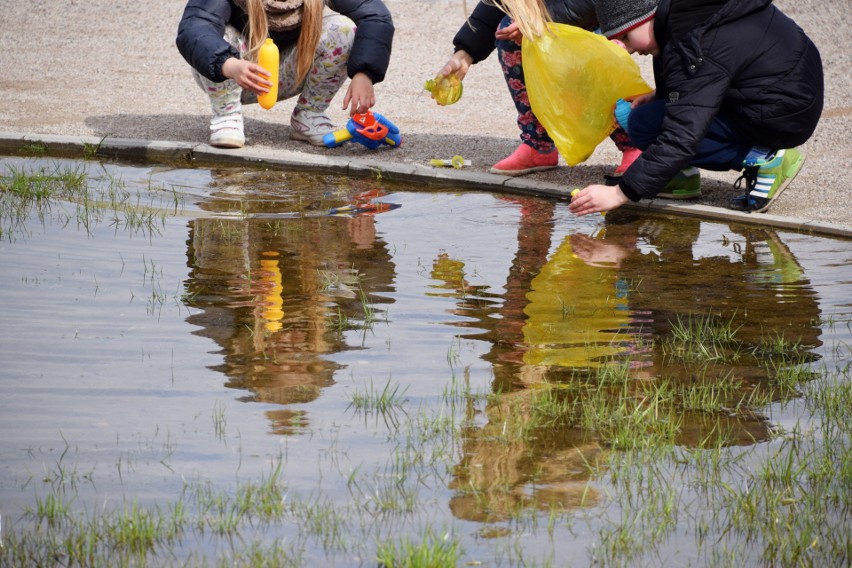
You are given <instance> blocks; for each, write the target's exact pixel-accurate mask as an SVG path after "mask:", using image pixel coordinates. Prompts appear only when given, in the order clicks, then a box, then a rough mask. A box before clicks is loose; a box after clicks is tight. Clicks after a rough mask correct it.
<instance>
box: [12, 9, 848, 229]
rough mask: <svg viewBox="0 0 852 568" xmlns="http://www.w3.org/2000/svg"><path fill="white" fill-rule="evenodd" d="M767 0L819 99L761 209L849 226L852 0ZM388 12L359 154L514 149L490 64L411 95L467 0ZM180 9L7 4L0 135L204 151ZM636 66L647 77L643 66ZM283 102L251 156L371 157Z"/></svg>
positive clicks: (475, 157) (255, 115)
mask: <svg viewBox="0 0 852 568" xmlns="http://www.w3.org/2000/svg"><path fill="white" fill-rule="evenodd" d="M776 3H777V5H779V6H780V7H781V8H782V9H784V10H785V12H786V13H787V14H789V15H790V16H791V17H793V18H794V19H795V20H796V21H797V22H798V23H799V25H800V26H802V28H804V29H805V31H806V32H807V33H808V34H809V35H810V36H811V37H812V38H813V39H814V41H815V42H816V44H817V46H818V47H819V48H820V51H821V53H822V56H823V61H824V65H825V71H826V73H825V76H826V104H825V111H824V113H823V118H822V121H821V124H820V126H819V127H818V129H817V131H816V134H815V135H814V136H813V138H812V139H811V140H810V141H809V142H808V143H807V144H805V145H804V146H803V147H802V149H803V151H804V152H805V154H806V155H807V161H806V163H805V165H804V168H803V170H802V172H801V173H800V175H799V176H798V178H797V179H796V180H795V182H794V183H793V184H792V185H791V186H790V188H789V189H788V190H787V191H786V192H785V193H784V194H783V195H782V196H781V197H780V198H779V199H778V202H777V203H776V204H775V205H774V206H773V209H772V214H773V215H788V216H790V217H797V218H806V219H812V220H814V221H818V222H823V223H830V224H835V225H839V226H842V227H849V228H852V207H850V206H849V204H848V201H847V199H848V196H850V191H849V183H848V182H847V180H846V179H845V174H846V171H847V168H848V167H849V166H850V165H852V136H850V135H849V134H848V133H849V132H850V131H852V102H850V96H852V54H850V53H849V50H848V46H849V44H850V41H849V40H852V3H851V2H849V0H825V1H819V0H779V1H778V2H776ZM387 5H388V7H389V8H390V10H391V12H392V13H393V16H394V22H395V24H396V35H395V38H394V48H393V55H392V58H391V65H390V68H389V70H388V74H387V80H386V81H385V82H383V83H380V84H379V85H377V88H376V93H377V97H378V104H377V106H376V107H375V109H374V110H376V111H378V112H380V113H382V114H384V115H385V116H386V117H387V118H389V119H390V120H392V121H393V122H394V123H395V124H396V125H397V126H399V128H400V130H401V131H402V134H403V137H404V142H403V145H402V146H401V147H399V148H396V149H390V148H381V149H379V150H376V151H374V152H381V154H380V155H373V156H370V157H371V158H380V159H382V160H386V161H388V162H402V163H418V164H426V163H427V162H428V160H429V159H430V158H434V157H442V158H449V157H451V156H453V155H455V154H461V155H463V156H464V157H465V158H468V159H470V160H471V161H472V166H471V169H472V170H474V171H481V172H486V171H487V170H488V168H489V167H490V166H491V165H492V164H493V163H494V162H496V161H498V160H500V159H502V158H503V157H505V156H506V155H508V154H509V153H511V152H512V150H514V148H515V147H516V146H517V144H518V142H519V140H518V130H517V126H516V124H515V111H514V107H513V106H512V103H511V100H510V99H509V95H508V93H507V91H506V87H505V84H504V83H503V80H502V77H501V75H500V71H499V67H498V64H497V61H496V58H495V57H494V56H492V57H491V58H490V59H488V60H487V61H484V62H482V63H480V64H479V65H477V66H475V67H474V68H473V69H472V70H471V72H470V73H469V74H468V76H467V78H466V79H465V91H464V96H463V97H462V99H461V100H460V101H459V102H458V103H457V104H455V105H453V106H450V107H439V106H437V105H436V104H435V103H434V101H432V100H431V99H430V98H429V96H428V93H426V92H425V91H423V83H424V81H425V80H426V79H428V78H430V77H431V76H433V75H434V74H435V72H436V71H437V70H438V69H440V67H441V66H443V64H444V63H445V62H446V60H447V58H448V57H449V56H450V55H451V53H452V43H451V40H452V37H453V35H454V34H455V32H456V30H457V29H458V27H459V26H460V25H461V24H462V23H463V22H464V19H465V16H466V11H468V12H469V11H470V10H471V9H472V8H473V6H474V5H475V3H474V2H473V0H470V1H462V0H426V1H415V0H387ZM183 6H184V2H182V1H180V0H150V1H148V2H142V3H125V2H107V1H106V0H90V1H88V2H81V1H79V0H72V1H71V2H61V3H60V2H56V1H54V0H48V1H47V2H39V3H21V2H13V3H10V5H9V6H6V7H5V8H4V13H3V18H4V22H5V29H6V33H4V34H2V36H0V53H2V56H0V57H2V73H0V96H2V101H3V105H2V106H0V131H2V132H14V133H28V134H64V135H75V136H78V135H79V136H84V135H91V136H98V137H103V136H112V137H119V138H136V139H147V140H164V141H181V142H189V143H205V142H206V141H207V136H208V130H207V125H208V122H207V121H208V118H209V107H208V103H207V101H206V98H205V97H204V96H203V94H202V93H201V92H200V91H199V90H198V88H197V86H196V85H195V83H194V81H193V80H192V78H191V76H190V73H189V67H188V65H187V64H186V63H185V62H184V61H183V59H182V58H181V56H180V54H179V53H178V51H177V49H176V48H175V44H174V38H175V33H176V29H177V24H178V21H179V19H180V16H181V13H182V12H183ZM746 45H747V44H746V43H745V42H744V47H745V46H746ZM637 61H638V62H639V63H640V67H641V69H642V71H643V75H644V76H645V77H646V79H648V81H649V82H651V72H650V60H649V58H638V57H637ZM341 101H342V92H341V93H340V94H339V95H338V97H337V98H336V99H335V100H334V102H333V103H332V108H331V111H330V115H331V116H332V118H334V119H335V120H337V121H338V122H339V124H340V125H341V126H343V125H344V123H345V121H346V118H347V115H346V113H344V112H343V110H342V109H341V108H340V107H341V104H342V103H341ZM293 102H294V101H284V102H282V103H280V104H278V105H276V107H275V108H274V109H272V110H271V111H265V110H263V109H261V108H260V107H258V106H257V105H252V106H250V107H247V109H246V135H247V138H248V142H247V143H248V145H249V147H250V148H251V149H252V150H253V151H260V152H266V153H268V154H269V155H274V153H275V152H276V151H280V150H281V149H286V150H290V151H299V152H304V153H307V154H327V155H337V156H350V155H353V156H354V155H358V154H364V153H366V152H370V151H369V150H367V149H365V148H363V147H362V146H360V145H358V144H345V145H343V146H341V147H339V148H335V149H332V150H328V149H324V148H315V147H312V146H309V145H307V144H304V143H300V142H293V141H290V140H289V138H288V131H289V126H288V124H289V115H290V111H291V110H292V106H293ZM618 160H619V155H618V153H617V151H616V150H615V147H614V145H613V144H612V143H611V142H609V141H604V142H603V143H602V144H601V145H600V146H599V147H598V149H597V150H596V151H595V153H594V154H593V155H592V157H591V158H590V159H589V160H588V161H587V162H585V163H583V164H580V165H578V166H576V167H573V168H569V167H567V166H563V167H560V168H558V169H556V170H552V171H548V172H541V173H537V174H533V175H531V176H527V178H525V179H529V180H540V181H542V182H548V183H558V184H564V185H566V186H571V187H574V186H582V185H586V184H587V183H592V182H599V181H600V180H601V179H602V176H603V175H604V174H606V173H610V172H611V171H612V169H613V168H614V167H615V165H616V164H617V163H618ZM702 175H703V185H702V187H703V196H702V198H701V199H700V200H699V203H702V204H708V205H721V204H723V203H725V202H727V200H728V198H729V197H731V196H732V195H734V194H735V192H736V190H735V189H734V188H733V186H732V184H733V182H734V180H735V179H736V178H737V174H736V172H726V173H712V172H703V174H702Z"/></svg>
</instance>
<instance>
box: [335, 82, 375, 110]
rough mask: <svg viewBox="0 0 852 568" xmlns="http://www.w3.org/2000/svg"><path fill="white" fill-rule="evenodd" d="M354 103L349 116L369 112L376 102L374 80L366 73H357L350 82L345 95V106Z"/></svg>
mask: <svg viewBox="0 0 852 568" xmlns="http://www.w3.org/2000/svg"><path fill="white" fill-rule="evenodd" d="M350 102H351V103H352V108H350V109H349V116H352V115H353V114H358V113H362V112H367V111H368V110H370V109H371V108H373V106H374V105H375V104H376V92H375V90H373V80H372V79H370V77H369V75H367V74H366V73H355V76H354V77H352V80H351V81H350V82H349V88H348V89H347V90H346V96H344V97H343V108H344V109H345V108H346V107H348V106H349V103H350Z"/></svg>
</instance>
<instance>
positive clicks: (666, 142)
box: [571, 0, 824, 215]
mask: <svg viewBox="0 0 852 568" xmlns="http://www.w3.org/2000/svg"><path fill="white" fill-rule="evenodd" d="M771 2H772V0H677V1H675V0H599V1H598V3H597V13H598V19H599V21H600V24H601V30H602V32H603V33H604V34H605V35H606V36H607V37H608V38H611V39H621V40H622V41H623V42H624V43H625V44H626V46H627V48H628V50H629V51H631V52H636V53H640V54H642V55H652V56H654V78H655V81H656V87H657V88H656V91H655V92H654V93H650V94H648V95H644V96H642V97H639V98H637V99H636V100H634V101H633V102H632V104H631V105H630V107H628V108H625V109H623V112H618V111H617V112H616V115H617V116H616V118H617V119H618V120H619V122H620V123H621V124H622V126H626V129H627V131H628V133H629V135H630V138H631V140H632V141H633V142H634V143H635V145H636V146H638V147H639V148H641V149H642V150H643V152H642V155H641V156H640V157H639V159H637V160H636V161H635V162H634V163H633V165H632V166H631V167H630V168H629V169H628V170H627V172H626V173H625V174H624V175H623V176H622V178H621V180H620V181H619V184H618V186H614V187H606V186H596V185H594V186H589V187H587V188H585V189H584V190H583V191H582V192H581V193H580V194H578V195H577V197H576V198H575V200H574V201H573V202H572V204H571V211H573V212H574V213H576V214H578V215H585V214H588V213H594V212H599V211H608V210H611V209H615V208H616V207H619V206H620V205H622V204H624V203H626V202H627V200H628V199H629V200H632V201H639V200H640V199H642V198H643V197H648V198H650V197H654V196H656V195H657V194H658V193H659V192H660V191H661V190H662V189H663V187H664V186H665V185H666V183H667V182H668V181H669V180H670V179H672V178H673V177H674V176H675V175H676V174H677V173H678V172H679V171H680V170H682V169H683V168H686V167H688V166H690V165H691V166H696V167H699V168H704V169H708V170H717V171H727V170H742V172H743V174H742V177H741V178H740V180H745V182H746V193H745V194H744V195H741V196H739V197H735V198H734V199H732V200H731V201H730V203H729V207H731V208H732V209H737V210H741V211H753V212H758V211H765V210H766V209H767V208H768V207H769V205H770V203H771V202H772V200H773V199H774V198H775V197H777V196H778V195H779V194H780V193H781V191H783V190H784V188H785V187H786V186H787V184H788V183H789V182H790V181H791V180H792V179H793V178H794V177H795V176H796V174H797V173H798V172H799V169H800V168H801V166H802V162H803V161H804V157H803V155H802V154H801V153H800V152H799V151H798V150H797V149H796V148H795V146H798V145H800V144H803V143H804V142H805V141H806V140H808V138H810V136H811V135H812V134H813V132H814V130H815V129H816V125H817V122H818V121H819V117H820V114H821V113H822V106H823V94H824V87H823V72H822V61H821V59H820V55H819V51H818V50H817V48H816V46H815V45H814V44H813V42H812V41H811V40H810V38H808V36H807V35H805V33H804V32H803V31H802V29H801V28H799V26H798V25H796V23H795V22H793V20H791V19H790V18H788V17H787V16H786V15H784V14H783V13H782V12H781V10H779V9H778V8H776V7H775V6H773V5H772V3H771ZM617 108H618V107H617ZM740 180H738V183H737V187H739V186H740V183H739V182H740Z"/></svg>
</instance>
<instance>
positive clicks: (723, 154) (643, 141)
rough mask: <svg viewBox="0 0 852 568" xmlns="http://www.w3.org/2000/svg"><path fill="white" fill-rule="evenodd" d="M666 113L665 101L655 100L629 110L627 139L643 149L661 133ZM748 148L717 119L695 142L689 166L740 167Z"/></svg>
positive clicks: (725, 169) (712, 167) (749, 147)
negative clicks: (695, 147) (696, 149)
mask: <svg viewBox="0 0 852 568" xmlns="http://www.w3.org/2000/svg"><path fill="white" fill-rule="evenodd" d="M665 115H666V101H665V100H655V101H653V102H650V103H647V104H644V105H641V106H638V107H636V108H634V109H633V110H632V111H631V112H630V118H629V119H628V124H627V128H628V131H629V132H630V140H631V141H632V142H633V144H634V145H635V146H636V147H637V148H639V149H640V150H644V149H645V148H647V147H648V146H650V145H651V144H653V143H654V142H655V141H656V140H657V137H658V136H659V135H660V134H661V133H662V126H663V118H664V117H665ZM749 150H751V144H749V143H747V142H745V141H744V140H743V139H742V138H741V137H740V136H738V135H737V134H736V133H735V132H734V131H733V130H731V128H730V127H729V126H728V125H727V124H726V123H725V121H724V120H722V119H720V118H716V119H714V120H713V122H712V123H711V124H710V128H709V130H708V131H707V134H705V135H704V139H703V140H702V141H701V143H700V144H699V145H698V152H697V153H696V154H695V156H694V157H693V158H692V160H691V161H690V165H692V166H695V167H697V168H702V169H705V170H715V171H719V172H725V171H728V170H741V169H742V168H743V160H744V159H745V157H746V154H748V152H749Z"/></svg>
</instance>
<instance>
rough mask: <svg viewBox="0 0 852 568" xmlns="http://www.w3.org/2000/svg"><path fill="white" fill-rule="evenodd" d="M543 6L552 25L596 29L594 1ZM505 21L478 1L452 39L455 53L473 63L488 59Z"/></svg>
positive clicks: (562, 0)
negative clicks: (496, 35)
mask: <svg viewBox="0 0 852 568" xmlns="http://www.w3.org/2000/svg"><path fill="white" fill-rule="evenodd" d="M545 5H546V6H547V10H548V12H550V17H551V18H552V19H553V21H554V22H558V23H560V24H570V25H572V26H577V27H579V28H583V29H585V30H590V31H591V30H594V29H595V28H597V27H598V18H597V15H596V14H595V3H594V0H545ZM505 17H506V14H505V13H503V11H502V10H500V9H499V8H496V7H494V6H490V5H488V4H486V3H485V2H482V1H480V2H479V4H477V5H476V7H475V8H474V9H473V12H472V13H471V14H470V17H469V18H468V19H467V21H466V22H465V23H464V24H463V25H462V27H461V28H459V31H458V32H457V33H456V36H455V37H454V38H453V45H454V46H455V50H456V51H459V50H461V49H463V50H465V51H466V52H468V53H469V54H470V56H471V57H472V58H473V62H474V63H479V62H480V61H482V60H483V59H485V58H487V57H488V56H489V55H491V52H492V51H494V41H495V40H494V33H495V32H496V31H497V26H498V25H499V24H500V21H501V20H502V19H503V18H505Z"/></svg>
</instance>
